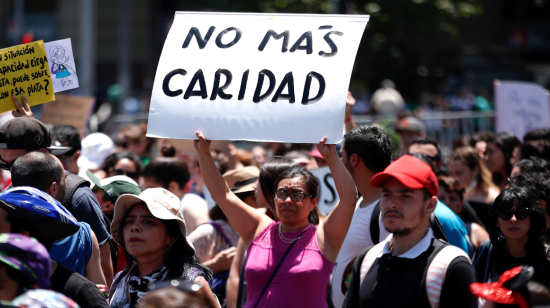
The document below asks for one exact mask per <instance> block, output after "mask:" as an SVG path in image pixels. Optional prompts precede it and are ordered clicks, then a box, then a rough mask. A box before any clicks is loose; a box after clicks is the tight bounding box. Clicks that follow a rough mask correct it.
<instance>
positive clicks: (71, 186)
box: [62, 171, 90, 213]
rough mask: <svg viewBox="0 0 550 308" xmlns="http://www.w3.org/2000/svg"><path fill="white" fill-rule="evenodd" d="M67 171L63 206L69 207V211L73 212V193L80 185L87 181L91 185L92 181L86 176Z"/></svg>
mask: <svg viewBox="0 0 550 308" xmlns="http://www.w3.org/2000/svg"><path fill="white" fill-rule="evenodd" d="M65 172H66V173H67V189H66V190H65V196H63V202H62V204H63V206H64V207H65V208H66V209H67V211H69V212H71V213H72V212H73V195H74V193H75V191H76V189H77V188H78V187H80V185H82V184H84V183H86V185H87V186H90V182H89V181H87V180H85V179H84V178H81V177H79V176H78V175H76V174H72V173H69V172H68V171H65Z"/></svg>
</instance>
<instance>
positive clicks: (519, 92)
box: [495, 80, 550, 141]
mask: <svg viewBox="0 0 550 308" xmlns="http://www.w3.org/2000/svg"><path fill="white" fill-rule="evenodd" d="M495 116H496V131H497V132H498V133H503V132H509V133H512V134H514V135H515V136H516V137H518V139H519V140H521V141H523V136H525V134H526V133H527V132H529V131H532V130H534V129H537V128H550V93H549V92H548V90H546V89H545V88H543V87H541V86H540V85H538V84H535V83H529V82H521V81H499V80H497V81H495Z"/></svg>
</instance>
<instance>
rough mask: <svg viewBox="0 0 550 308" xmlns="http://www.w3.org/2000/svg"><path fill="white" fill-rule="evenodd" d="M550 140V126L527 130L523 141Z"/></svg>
mask: <svg viewBox="0 0 550 308" xmlns="http://www.w3.org/2000/svg"><path fill="white" fill-rule="evenodd" d="M538 140H550V128H538V129H534V130H532V131H529V132H527V134H525V136H524V137H523V142H529V141H538Z"/></svg>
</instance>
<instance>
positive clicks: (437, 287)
mask: <svg viewBox="0 0 550 308" xmlns="http://www.w3.org/2000/svg"><path fill="white" fill-rule="evenodd" d="M458 257H465V258H466V259H467V260H468V261H469V260H470V258H469V257H468V254H466V252H464V250H462V249H460V248H458V247H455V246H452V245H448V246H445V247H444V248H443V249H441V250H440V251H439V252H438V253H437V255H436V256H435V257H434V258H433V260H432V262H431V263H430V265H429V266H428V271H427V273H426V294H427V295H428V301H429V302H430V305H431V307H432V308H439V299H440V296H441V289H442V287H443V282H445V275H446V273H447V268H449V265H450V264H451V263H452V262H453V260H454V259H456V258H458Z"/></svg>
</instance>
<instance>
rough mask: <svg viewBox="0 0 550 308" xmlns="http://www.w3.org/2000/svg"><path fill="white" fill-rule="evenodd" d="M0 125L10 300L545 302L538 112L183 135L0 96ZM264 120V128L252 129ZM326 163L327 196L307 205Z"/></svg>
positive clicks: (549, 218)
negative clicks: (263, 136)
mask: <svg viewBox="0 0 550 308" xmlns="http://www.w3.org/2000/svg"><path fill="white" fill-rule="evenodd" d="M14 103H15V104H16V106H17V110H15V111H14V112H13V115H14V118H13V119H12V120H10V121H8V122H6V123H5V124H4V125H3V126H2V127H1V128H0V167H1V168H2V169H3V171H2V172H3V174H2V177H1V178H2V179H3V181H2V183H1V184H2V192H1V193H0V301H1V303H2V305H5V306H8V307H10V306H14V307H31V306H32V307H83V308H88V307H90V308H96V307H97V308H100V307H111V308H114V307H118V308H134V307H151V308H153V307H156V308H157V307H158V308H161V307H163V308H164V307H208V308H214V307H229V308H237V307H239V308H240V307H245V308H256V307H289V308H290V307H346V308H348V307H439V306H441V307H461V308H462V307H482V306H483V307H502V305H508V306H510V307H522V308H523V307H533V306H537V305H550V291H549V289H548V288H550V249H549V247H550V246H549V245H548V243H549V242H548V241H549V240H550V208H548V207H547V206H548V204H550V203H549V202H550V129H538V130H535V131H531V132H529V133H528V134H527V135H525V136H524V137H523V142H521V141H520V140H519V139H518V138H516V137H515V136H513V135H511V134H506V133H499V134H495V133H492V132H481V133H477V134H475V135H473V136H463V137H461V138H459V139H458V140H457V141H456V142H455V144H454V149H453V150H452V152H451V153H450V154H449V155H446V157H444V155H443V154H442V151H441V149H440V147H439V145H438V143H437V142H436V141H434V140H431V139H428V138H426V128H425V125H424V123H423V122H422V121H421V120H419V119H417V118H414V117H412V116H407V117H401V118H399V119H398V121H397V122H396V124H395V131H396V132H397V133H398V134H399V135H400V136H401V147H400V148H399V149H398V150H397V151H396V152H395V151H392V141H391V138H390V136H389V135H388V133H387V132H386V131H384V130H383V129H382V128H380V127H377V126H356V125H355V123H354V122H353V117H352V115H351V110H352V108H353V97H351V95H349V96H348V102H347V105H346V113H345V119H344V123H345V128H346V133H345V134H344V136H343V139H342V143H341V144H337V145H334V144H326V138H322V139H321V140H319V143H318V144H316V145H313V144H283V143H247V144H246V146H243V145H242V144H238V143H235V144H229V145H227V146H224V147H221V148H220V147H217V146H216V147H214V146H213V144H212V143H211V142H210V141H209V140H208V136H205V135H204V132H200V131H198V132H197V133H196V136H197V140H195V141H194V148H195V150H196V153H193V154H190V153H187V152H182V151H180V150H178V149H177V148H175V147H174V146H173V145H172V144H171V143H170V142H169V141H167V140H162V139H150V138H148V137H146V133H145V132H146V123H140V124H135V125H134V124H132V125H129V126H126V127H123V128H122V129H120V130H119V131H118V132H117V133H116V134H114V135H113V138H111V137H109V136H107V135H106V134H103V133H93V134H89V135H87V136H85V137H83V138H82V136H81V132H80V131H79V130H78V129H77V128H75V127H71V126H67V125H59V126H54V127H48V126H46V125H45V124H43V123H42V122H40V121H38V120H36V119H34V117H33V114H32V112H31V111H30V108H28V105H27V103H26V101H25V100H23V101H22V102H21V103H20V102H19V101H17V100H16V99H15V98H14ZM266 133H267V132H266ZM318 168H328V169H329V170H330V173H331V175H332V177H333V179H334V184H335V189H336V193H337V194H338V196H339V201H338V202H337V203H336V205H335V206H334V207H333V208H332V209H331V210H330V211H329V212H323V211H321V210H320V209H319V206H318V204H319V202H320V187H321V185H322V184H323V183H322V182H320V180H319V179H318V178H316V177H315V176H314V175H313V173H312V172H311V171H312V170H314V169H318Z"/></svg>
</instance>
